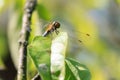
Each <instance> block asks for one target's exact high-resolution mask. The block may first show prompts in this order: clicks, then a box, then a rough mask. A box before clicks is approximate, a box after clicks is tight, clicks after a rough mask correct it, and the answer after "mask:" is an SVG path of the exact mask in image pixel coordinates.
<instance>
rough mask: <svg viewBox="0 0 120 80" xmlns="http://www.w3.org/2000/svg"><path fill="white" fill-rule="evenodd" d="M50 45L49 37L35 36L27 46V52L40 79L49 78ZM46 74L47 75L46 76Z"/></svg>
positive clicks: (48, 79)
mask: <svg viewBox="0 0 120 80" xmlns="http://www.w3.org/2000/svg"><path fill="white" fill-rule="evenodd" d="M50 45H51V41H50V39H49V38H46V37H41V36H37V37H35V38H34V40H33V41H32V43H31V44H30V45H29V46H28V53H29V55H30V57H31V59H32V61H33V63H34V64H35V66H36V68H37V70H38V72H39V74H40V75H41V78H42V80H50V79H51V76H50ZM46 76H47V77H46Z"/></svg>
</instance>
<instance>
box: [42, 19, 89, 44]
mask: <svg viewBox="0 0 120 80" xmlns="http://www.w3.org/2000/svg"><path fill="white" fill-rule="evenodd" d="M59 28H60V23H59V22H57V21H53V22H51V23H49V24H48V25H47V26H46V30H45V31H44V33H43V34H42V36H43V37H46V36H48V35H49V34H51V33H52V32H55V33H56V34H57V35H58V34H59V31H58V29H59ZM79 33H80V34H84V35H85V36H86V37H90V34H88V33H83V32H79ZM70 37H71V36H70ZM72 38H75V37H73V36H72ZM77 41H78V42H80V43H83V41H82V40H81V39H77Z"/></svg>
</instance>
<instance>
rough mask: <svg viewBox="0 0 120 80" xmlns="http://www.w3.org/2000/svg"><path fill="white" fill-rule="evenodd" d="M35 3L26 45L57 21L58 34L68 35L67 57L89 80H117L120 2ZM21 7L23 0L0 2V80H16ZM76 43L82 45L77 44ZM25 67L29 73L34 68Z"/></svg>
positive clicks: (74, 0)
mask: <svg viewBox="0 0 120 80" xmlns="http://www.w3.org/2000/svg"><path fill="white" fill-rule="evenodd" d="M37 2H38V3H37V6H36V9H35V11H34V13H33V16H32V25H31V27H32V31H31V36H30V41H31V40H32V39H33V37H34V36H36V35H41V33H42V29H43V26H44V25H45V24H46V23H49V22H51V21H58V22H60V24H61V28H60V31H67V32H68V34H69V35H70V36H69V40H70V41H69V44H68V51H67V56H69V57H72V58H74V59H77V60H78V61H79V62H80V63H82V64H85V65H86V66H87V67H88V68H89V70H90V72H91V74H92V79H91V80H120V0H38V1H37ZM24 4H25V0H0V80H8V79H9V80H14V79H15V78H16V74H17V73H16V68H17V64H18V62H17V61H18V39H19V34H20V29H21V26H22V16H23V13H24ZM85 34H90V36H87V35H85ZM78 39H79V40H81V41H82V42H80V43H78ZM28 65H30V66H29V69H30V70H31V72H33V71H34V70H35V69H33V68H34V66H31V64H30V63H28ZM33 73H35V72H33ZM33 73H30V72H28V75H29V76H30V75H33ZM29 76H28V77H29ZM28 80H29V79H28Z"/></svg>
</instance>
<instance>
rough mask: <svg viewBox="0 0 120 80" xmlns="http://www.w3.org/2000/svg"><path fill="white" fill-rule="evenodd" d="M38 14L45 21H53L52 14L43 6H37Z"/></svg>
mask: <svg viewBox="0 0 120 80" xmlns="http://www.w3.org/2000/svg"><path fill="white" fill-rule="evenodd" d="M37 12H38V14H39V18H41V19H43V20H50V19H51V14H50V12H49V11H48V10H47V8H46V7H45V6H43V5H42V4H38V5H37Z"/></svg>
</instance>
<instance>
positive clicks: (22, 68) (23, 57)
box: [17, 0, 37, 80]
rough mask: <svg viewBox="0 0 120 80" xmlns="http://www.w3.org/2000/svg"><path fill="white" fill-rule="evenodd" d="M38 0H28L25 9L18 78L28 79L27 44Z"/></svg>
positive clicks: (21, 79) (20, 40)
mask: <svg viewBox="0 0 120 80" xmlns="http://www.w3.org/2000/svg"><path fill="white" fill-rule="evenodd" d="M36 3H37V0H27V1H26V4H25V9H24V15H23V23H22V29H21V34H20V39H19V57H20V58H19V65H18V74H17V80H27V78H26V72H27V45H28V39H29V36H30V31H31V28H30V23H31V17H32V12H33V11H34V9H35V6H36Z"/></svg>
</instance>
